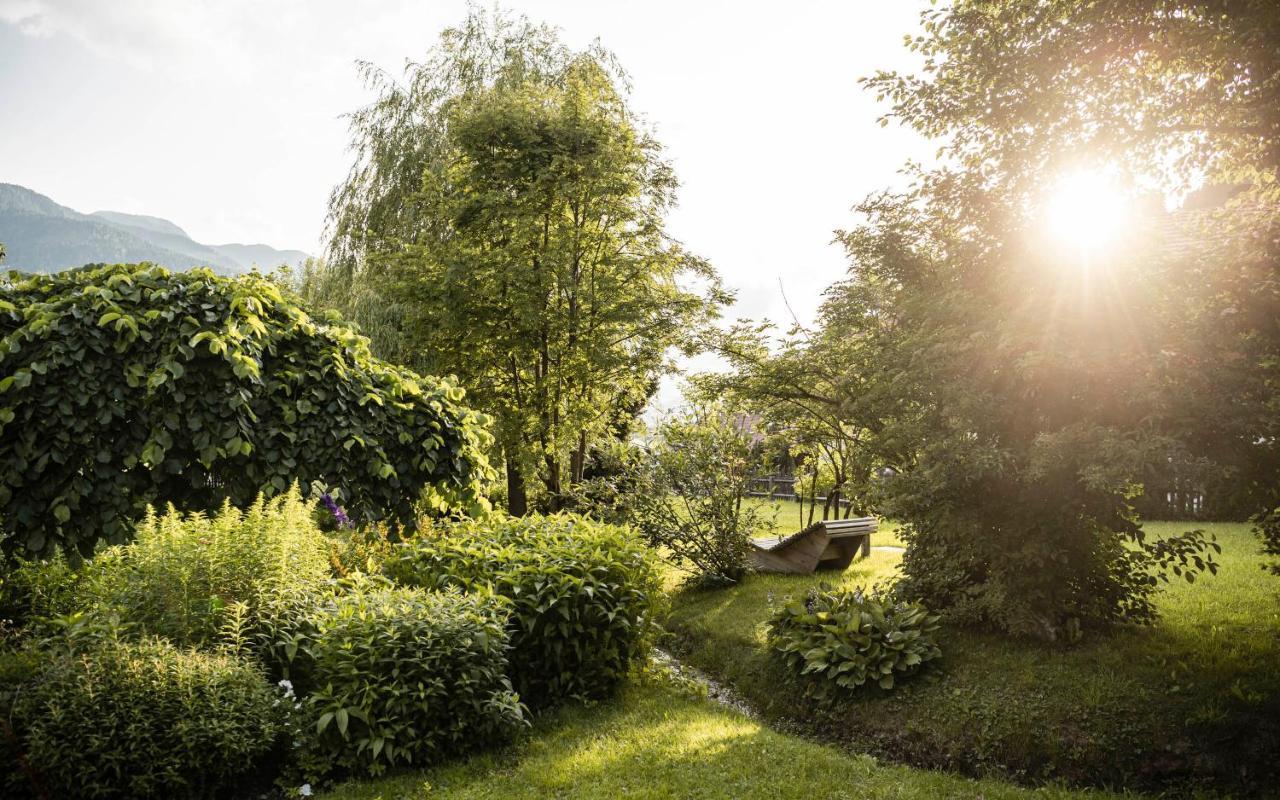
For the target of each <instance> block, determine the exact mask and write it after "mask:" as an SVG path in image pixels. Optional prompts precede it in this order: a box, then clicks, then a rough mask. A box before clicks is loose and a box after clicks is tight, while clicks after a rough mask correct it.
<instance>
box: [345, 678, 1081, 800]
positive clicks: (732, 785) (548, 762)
mask: <svg viewBox="0 0 1280 800" xmlns="http://www.w3.org/2000/svg"><path fill="white" fill-rule="evenodd" d="M1103 796H1105V795H1102V794H1100V793H1091V792H1081V791H1071V790H1066V789H1061V788H1045V789H1041V790H1039V791H1032V790H1028V789H1025V788H1020V787H1016V786H1012V785H1009V784H1007V783H1001V782H998V781H994V780H971V779H966V778H962V777H957V776H952V775H945V774H942V773H937V772H929V771H926V770H917V769H910V768H907V767H900V766H893V765H883V764H879V763H877V762H876V761H875V759H873V758H870V757H867V756H856V755H850V754H848V753H846V752H843V751H841V750H839V749H836V748H833V747H829V746H824V745H821V744H816V743H814V742H810V741H807V740H804V739H801V738H797V737H794V736H788V735H785V734H780V733H777V732H774V731H772V730H770V729H769V728H767V727H765V726H762V725H761V724H760V723H758V722H754V721H752V720H751V719H748V718H747V717H744V716H742V715H741V714H738V713H736V712H732V711H729V710H726V709H724V708H722V707H720V706H717V705H715V704H713V703H711V702H710V701H708V700H705V699H698V698H694V697H690V696H688V695H685V694H682V693H679V692H677V691H675V690H674V689H673V688H671V687H670V686H668V685H665V684H664V683H660V682H653V683H648V684H646V685H639V686H630V687H628V688H627V689H625V690H624V691H623V693H622V695H621V696H620V697H618V698H617V699H615V700H613V701H610V702H607V703H602V704H599V705H595V706H589V707H575V708H569V709H565V710H563V711H561V712H560V713H558V714H554V715H551V716H549V717H545V718H542V719H540V720H539V721H538V722H537V724H536V726H535V730H534V731H533V732H532V733H531V735H529V736H528V737H526V738H525V740H524V741H522V742H521V743H519V744H517V745H515V746H513V747H511V748H509V749H507V750H505V751H502V752H499V753H491V754H484V755H478V756H475V757H473V758H471V759H470V760H467V761H464V762H461V763H457V764H453V765H449V766H444V767H440V768H438V769H434V770H430V771H426V772H412V773H404V774H400V775H395V776H391V777H388V778H384V779H381V780H374V781H355V782H351V783H348V784H345V785H342V786H339V787H337V788H336V789H335V790H333V791H332V792H329V793H327V794H325V795H324V797H328V798H332V799H333V800H413V799H415V798H432V799H433V800H434V799H435V798H440V799H441V800H470V799H474V800H479V799H480V798H504V799H505V798H509V799H510V800H523V799H524V798H529V799H530V800H532V798H581V799H582V800H594V799H596V798H598V799H599V800H618V799H619V798H638V799H640V800H651V799H653V800H656V799H658V798H699V799H700V800H713V799H714V798H725V800H750V799H751V798H777V800H789V799H791V798H794V799H795V800H839V799H841V798H843V799H847V800H853V799H854V798H859V799H861V798H886V799H887V798H899V799H901V800H911V799H912V798H937V797H967V798H973V797H982V798H988V799H989V800H996V799H997V798H1010V799H1012V798H1032V797H1035V798H1062V799H1063V800H1066V798H1085V797H1103Z"/></svg>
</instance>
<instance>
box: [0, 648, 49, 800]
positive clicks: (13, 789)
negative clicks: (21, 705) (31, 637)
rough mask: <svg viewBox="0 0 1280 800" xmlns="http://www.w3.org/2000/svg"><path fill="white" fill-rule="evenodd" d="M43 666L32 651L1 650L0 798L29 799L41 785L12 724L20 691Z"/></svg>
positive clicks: (25, 649)
mask: <svg viewBox="0 0 1280 800" xmlns="http://www.w3.org/2000/svg"><path fill="white" fill-rule="evenodd" d="M40 664H41V656H40V654H39V653H38V652H37V651H35V650H33V649H31V648H24V649H21V650H0V795H3V796H4V797H9V798H17V797H26V796H28V795H29V794H33V793H35V790H36V785H37V784H38V778H36V777H34V775H33V773H32V771H31V768H30V766H29V765H28V764H27V761H26V756H25V755H23V753H22V748H21V743H20V742H19V741H18V737H17V735H16V734H15V732H14V728H13V723H12V722H11V721H10V720H11V719H12V717H13V702H14V700H15V699H16V697H17V694H18V691H19V690H20V689H21V688H22V687H23V686H25V685H26V684H28V683H30V682H31V680H32V679H33V678H35V676H36V674H37V673H38V672H39V670H40Z"/></svg>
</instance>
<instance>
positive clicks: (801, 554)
mask: <svg viewBox="0 0 1280 800" xmlns="http://www.w3.org/2000/svg"><path fill="white" fill-rule="evenodd" d="M877 524H878V523H877V522H876V518H875V517H856V518H854V519H826V520H822V521H821V522H815V523H813V524H812V525H810V526H809V527H807V528H805V529H804V530H802V531H800V532H798V533H793V534H791V535H790V536H770V537H766V538H761V539H753V540H752V541H751V564H752V566H753V567H755V569H756V570H757V571H758V572H785V573H789V574H794V575H807V574H809V573H811V572H813V571H814V570H815V569H824V570H827V569H830V570H841V569H845V568H846V567H848V566H849V564H851V563H853V557H854V556H855V555H858V554H859V553H861V554H862V557H863V558H866V557H867V556H869V555H871V534H873V533H875V532H876V526H877Z"/></svg>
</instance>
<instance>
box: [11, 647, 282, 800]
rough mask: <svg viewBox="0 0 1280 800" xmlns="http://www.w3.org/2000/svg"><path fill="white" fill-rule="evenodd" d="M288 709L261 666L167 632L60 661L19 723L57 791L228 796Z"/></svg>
mask: <svg viewBox="0 0 1280 800" xmlns="http://www.w3.org/2000/svg"><path fill="white" fill-rule="evenodd" d="M288 709H289V706H288V705H287V704H286V703H283V702H282V698H281V694H280V692H279V691H278V690H277V689H276V688H275V687H272V686H271V685H270V684H269V683H267V681H266V679H265V678H264V677H263V676H262V674H261V673H260V672H259V671H258V670H257V669H256V668H255V667H253V666H251V665H249V664H247V663H245V662H242V661H240V660H238V659H236V658H234V657H232V656H229V655H223V654H213V653H204V652H198V651H194V650H181V649H178V648H177V647H175V646H174V645H172V644H170V643H168V642H166V641H164V640H163V639H147V640H143V641H140V642H132V643H130V642H119V641H114V642H113V641H102V642H97V643H95V644H94V645H93V646H92V647H89V648H86V649H75V650H71V651H69V652H66V653H63V654H61V655H59V656H57V657H56V658H54V659H53V660H52V661H51V662H50V663H49V664H47V665H46V666H45V667H44V669H43V670H41V672H40V674H39V676H38V677H37V678H36V679H35V680H33V681H32V682H30V683H29V684H27V685H26V686H24V687H23V688H22V689H21V690H20V691H18V693H17V696H16V699H15V702H14V708H13V711H12V713H11V715H10V719H11V720H12V721H13V722H14V723H15V725H16V728H17V735H18V737H19V739H20V741H21V743H22V745H23V750H24V754H25V756H26V759H27V762H28V764H29V765H30V767H31V769H32V770H33V772H34V773H35V775H36V777H37V779H38V780H39V783H40V784H41V788H42V790H43V791H44V792H46V793H47V794H48V796H51V797H97V798H111V797H122V798H148V797H156V798H173V797H227V796H230V792H231V790H232V789H233V788H238V787H239V786H240V785H241V783H242V782H243V781H244V779H245V777H246V776H248V775H251V774H253V773H254V772H255V771H256V770H257V769H258V768H259V766H260V764H261V763H262V762H263V760H264V759H266V758H267V757H268V756H269V754H270V753H271V751H272V750H273V748H274V747H275V746H276V744H277V743H278V739H279V738H280V736H281V734H282V733H284V732H285V730H286V724H287V714H288Z"/></svg>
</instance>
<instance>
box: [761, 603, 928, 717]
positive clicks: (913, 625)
mask: <svg viewBox="0 0 1280 800" xmlns="http://www.w3.org/2000/svg"><path fill="white" fill-rule="evenodd" d="M937 630H938V617H937V616H935V615H933V614H930V613H929V611H928V610H927V609H926V608H925V607H924V606H922V605H920V604H919V603H905V602H901V601H897V600H894V599H893V598H892V597H891V596H890V595H889V594H888V593H885V592H868V591H866V590H864V589H862V588H858V589H852V590H850V589H834V590H833V589H830V588H829V587H827V586H825V585H824V586H822V587H820V588H818V589H810V590H809V592H808V594H807V595H806V597H805V598H804V600H793V601H791V602H787V603H784V604H783V605H782V606H781V607H779V608H778V609H777V610H776V611H774V613H773V615H772V616H771V617H770V619H769V626H768V642H769V649H770V650H771V651H772V652H773V653H775V654H776V655H777V656H779V657H780V658H781V659H782V661H783V663H784V664H785V665H786V667H787V669H788V671H789V672H790V673H792V674H793V675H795V676H796V677H797V678H798V679H800V680H801V681H802V683H803V685H804V688H805V694H807V695H808V696H809V697H812V698H814V699H815V700H818V701H819V702H823V703H830V702H835V701H837V700H839V698H840V697H841V695H842V694H844V693H846V692H848V691H850V690H858V689H859V688H861V687H863V686H865V685H867V684H869V683H871V684H875V685H877V686H879V687H880V688H881V689H886V690H887V689H892V688H893V687H894V685H895V684H896V682H897V681H898V680H899V679H901V678H903V677H906V676H907V675H910V674H911V673H913V672H915V671H916V670H918V669H919V668H920V667H921V666H922V665H924V664H925V663H927V662H929V661H932V660H933V659H935V658H938V657H939V656H940V655H942V651H941V650H940V649H939V648H938V644H937V642H936V640H935V634H936V632H937Z"/></svg>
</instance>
